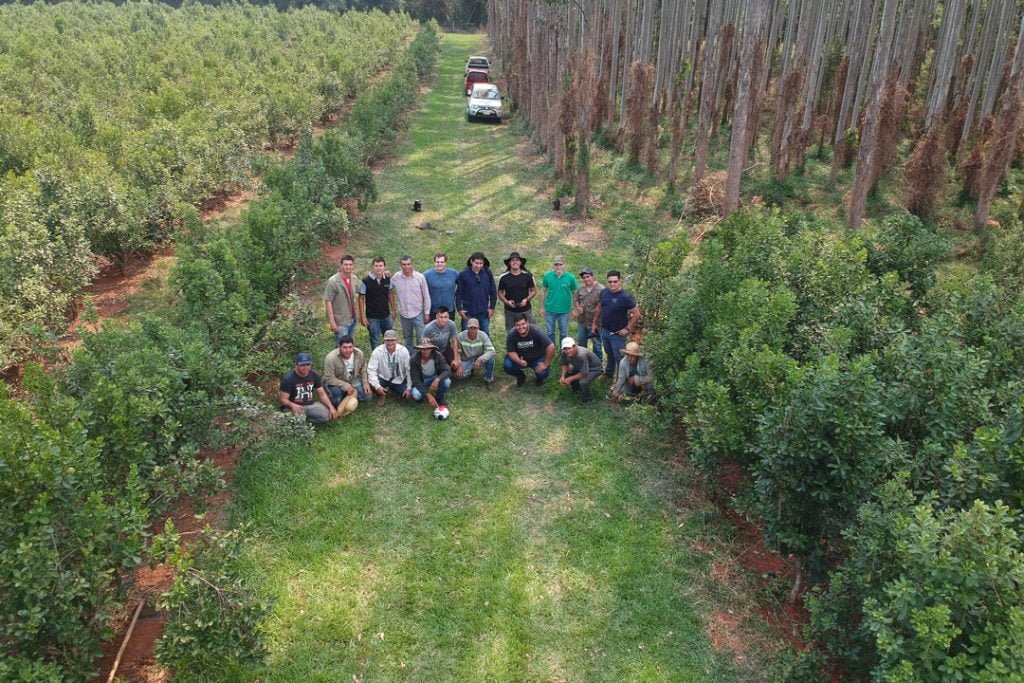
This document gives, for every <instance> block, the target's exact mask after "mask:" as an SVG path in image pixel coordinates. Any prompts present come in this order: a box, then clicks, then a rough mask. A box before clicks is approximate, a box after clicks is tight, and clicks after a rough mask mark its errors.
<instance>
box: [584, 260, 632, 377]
mask: <svg viewBox="0 0 1024 683" xmlns="http://www.w3.org/2000/svg"><path fill="white" fill-rule="evenodd" d="M606 282H607V283H608V286H607V287H605V288H604V290H602V292H601V297H600V300H599V302H598V304H597V311H596V312H595V313H594V325H593V327H591V328H590V329H591V331H592V332H597V328H598V325H600V327H601V343H602V344H603V345H604V352H605V355H606V358H605V370H604V371H605V374H606V375H608V376H609V377H612V373H614V372H615V369H616V368H617V367H618V365H619V361H620V360H621V359H622V348H623V347H624V346H625V345H626V340H627V339H629V335H630V334H632V332H633V327H634V326H635V325H636V324H637V321H639V320H640V309H639V308H637V305H636V301H634V300H633V297H631V296H630V295H629V293H628V292H627V291H626V290H624V289H623V288H622V274H621V273H619V271H617V270H609V271H608V279H607V280H606Z"/></svg>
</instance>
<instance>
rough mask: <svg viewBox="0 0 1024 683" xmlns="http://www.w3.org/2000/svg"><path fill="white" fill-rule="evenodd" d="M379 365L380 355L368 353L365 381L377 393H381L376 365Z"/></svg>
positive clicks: (381, 388)
mask: <svg viewBox="0 0 1024 683" xmlns="http://www.w3.org/2000/svg"><path fill="white" fill-rule="evenodd" d="M378 365H380V356H378V355H377V354H376V353H371V354H370V362H369V363H367V365H366V381H367V383H369V385H370V388H371V389H372V390H373V391H375V392H376V393H378V394H383V393H384V392H383V389H384V387H382V386H381V385H380V377H379V376H378V375H377V366H378Z"/></svg>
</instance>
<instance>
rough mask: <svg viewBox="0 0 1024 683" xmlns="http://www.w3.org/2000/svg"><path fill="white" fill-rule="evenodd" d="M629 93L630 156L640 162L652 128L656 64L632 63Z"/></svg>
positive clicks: (634, 161) (627, 120)
mask: <svg viewBox="0 0 1024 683" xmlns="http://www.w3.org/2000/svg"><path fill="white" fill-rule="evenodd" d="M629 69H630V82H629V94H628V95H627V97H626V140H627V145H628V148H629V158H630V160H631V161H632V162H633V163H637V164H639V163H640V154H641V153H642V152H643V150H644V143H645V142H647V139H646V138H647V135H648V134H649V133H648V128H650V113H649V111H648V110H649V107H650V102H651V97H652V95H653V91H654V65H652V64H644V63H641V62H633V64H631V65H630V67H629Z"/></svg>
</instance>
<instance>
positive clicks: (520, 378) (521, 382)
mask: <svg viewBox="0 0 1024 683" xmlns="http://www.w3.org/2000/svg"><path fill="white" fill-rule="evenodd" d="M524 384H526V375H519V376H518V377H516V387H517V388H518V387H521V386H523V385H524Z"/></svg>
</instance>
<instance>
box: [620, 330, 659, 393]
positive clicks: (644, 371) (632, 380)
mask: <svg viewBox="0 0 1024 683" xmlns="http://www.w3.org/2000/svg"><path fill="white" fill-rule="evenodd" d="M653 380H654V375H653V373H652V368H651V364H650V363H649V362H647V359H646V358H644V356H643V354H641V353H640V345H639V344H637V343H636V342H634V341H631V342H629V343H628V344H626V348H625V349H623V351H622V360H621V361H619V372H618V374H617V375H616V377H615V386H613V387H612V400H613V401H615V402H618V401H620V400H622V399H624V398H637V399H640V400H644V399H650V398H651V397H652V395H653V394H652V391H653V386H652V382H653Z"/></svg>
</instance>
